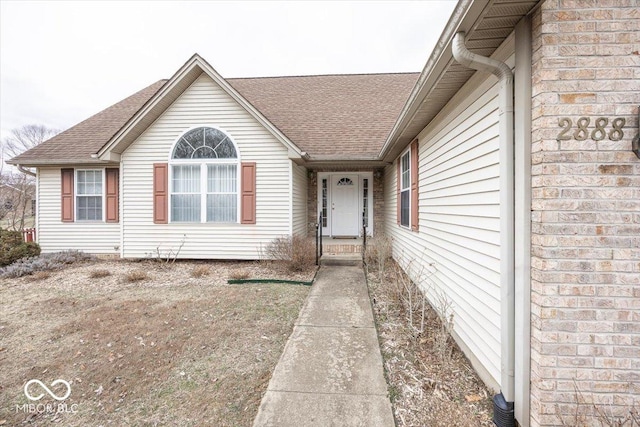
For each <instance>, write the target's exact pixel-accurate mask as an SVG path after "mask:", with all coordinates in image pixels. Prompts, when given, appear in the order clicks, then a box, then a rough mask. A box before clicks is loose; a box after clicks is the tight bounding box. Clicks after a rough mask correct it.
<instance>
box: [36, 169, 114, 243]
mask: <svg viewBox="0 0 640 427" xmlns="http://www.w3.org/2000/svg"><path fill="white" fill-rule="evenodd" d="M60 191H61V177H60V168H39V169H38V201H37V208H36V214H37V216H38V219H37V230H36V232H37V239H38V243H39V244H40V247H41V248H42V252H57V251H63V250H70V249H77V250H80V251H84V252H88V253H92V254H115V255H117V254H119V248H120V224H113V223H109V224H107V223H105V222H62V221H61V220H60V218H61V194H60ZM74 204H75V203H74Z"/></svg>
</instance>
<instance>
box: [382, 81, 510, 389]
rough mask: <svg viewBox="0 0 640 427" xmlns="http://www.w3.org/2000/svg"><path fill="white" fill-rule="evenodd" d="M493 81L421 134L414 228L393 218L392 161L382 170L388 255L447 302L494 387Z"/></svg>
mask: <svg viewBox="0 0 640 427" xmlns="http://www.w3.org/2000/svg"><path fill="white" fill-rule="evenodd" d="M493 82H495V78H493V77H489V78H488V79H487V80H485V81H484V83H483V84H480V85H475V86H474V87H472V88H467V90H468V91H469V95H468V97H467V98H466V99H463V100H462V101H461V102H460V103H459V104H460V105H458V106H457V107H456V106H453V107H452V108H453V112H449V113H448V114H446V115H445V118H444V119H443V120H440V121H437V122H434V124H432V125H431V126H430V127H429V129H428V130H427V131H423V134H421V135H420V151H419V156H418V158H419V167H420V181H419V210H420V224H419V227H420V231H419V233H414V232H410V231H408V230H407V229H406V228H403V227H399V226H398V225H397V223H396V206H397V205H396V203H397V200H396V198H397V197H396V191H395V189H396V179H397V171H396V167H397V166H396V163H394V164H393V166H388V167H387V168H386V170H385V198H386V201H385V209H386V212H385V217H386V221H385V223H386V229H387V234H389V235H390V236H391V237H392V239H393V242H394V247H393V253H394V257H395V258H396V259H397V260H398V261H399V262H400V263H401V264H402V265H403V266H404V267H405V268H407V269H408V270H409V273H410V275H412V276H413V277H414V279H418V281H420V282H421V284H422V285H423V286H425V288H427V289H428V290H429V294H430V298H431V299H432V301H437V300H436V298H437V296H436V295H437V294H441V295H444V296H445V297H446V299H447V300H449V301H450V302H451V303H452V309H453V311H454V318H453V319H454V330H455V336H456V339H457V340H458V341H459V343H460V344H461V347H462V348H463V349H465V350H466V351H467V353H468V354H467V355H468V356H469V358H470V359H471V360H472V362H474V365H476V368H477V369H478V371H479V372H480V373H481V376H483V379H484V380H485V381H486V382H487V383H488V384H489V385H491V386H492V387H497V386H499V384H500V226H499V225H500V209H499V208H500V197H499V159H498V148H499V143H498V101H497V96H498V87H497V85H496V84H494V83H493ZM436 120H437V119H436ZM430 264H431V265H432V266H430ZM427 276H428V278H427ZM434 305H436V306H437V303H435V304H434ZM478 364H479V366H478Z"/></svg>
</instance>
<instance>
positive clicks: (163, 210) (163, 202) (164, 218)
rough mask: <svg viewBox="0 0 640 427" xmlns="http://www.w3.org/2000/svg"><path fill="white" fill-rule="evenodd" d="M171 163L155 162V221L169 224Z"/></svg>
mask: <svg viewBox="0 0 640 427" xmlns="http://www.w3.org/2000/svg"><path fill="white" fill-rule="evenodd" d="M168 187H169V165H168V164H167V163H154V164H153V222H154V223H155V224H167V223H168V222H169V215H168V210H169V209H168V207H169V189H168Z"/></svg>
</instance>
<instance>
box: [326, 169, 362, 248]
mask: <svg viewBox="0 0 640 427" xmlns="http://www.w3.org/2000/svg"><path fill="white" fill-rule="evenodd" d="M358 194H359V191H358V175H333V176H332V177H331V211H332V212H331V213H332V215H331V230H332V235H333V236H334V237H356V236H358V235H359V227H358V225H359V224H358Z"/></svg>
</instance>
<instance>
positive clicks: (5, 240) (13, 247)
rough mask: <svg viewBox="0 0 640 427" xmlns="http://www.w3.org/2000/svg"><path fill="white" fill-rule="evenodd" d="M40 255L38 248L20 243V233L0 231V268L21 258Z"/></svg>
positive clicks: (34, 245) (30, 244)
mask: <svg viewBox="0 0 640 427" xmlns="http://www.w3.org/2000/svg"><path fill="white" fill-rule="evenodd" d="M38 255H40V246H38V244H37V243H34V242H28V243H26V242H24V241H22V233H21V232H20V231H11V230H1V229H0V267H4V266H6V265H10V264H13V263H14V262H16V261H17V260H19V259H21V258H28V257H33V256H38Z"/></svg>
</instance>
